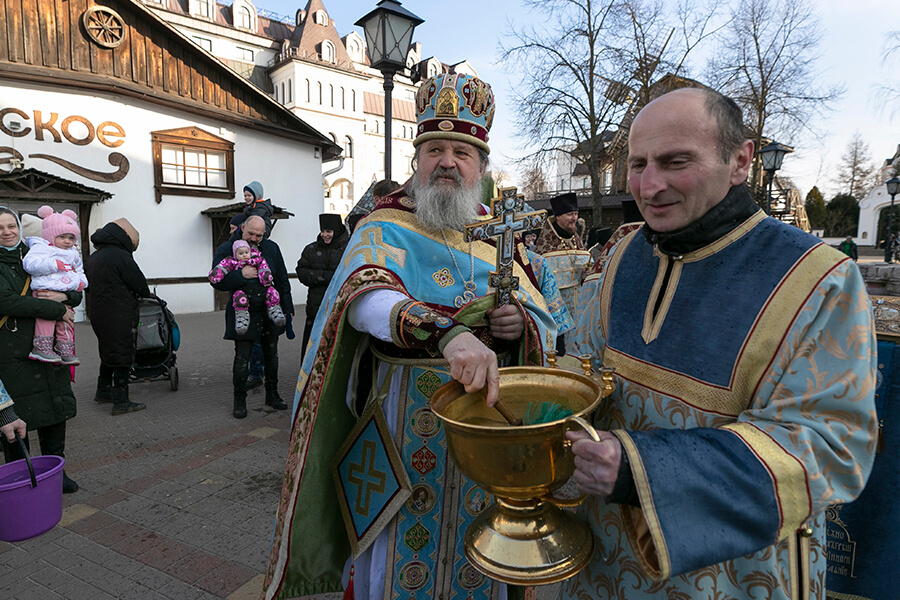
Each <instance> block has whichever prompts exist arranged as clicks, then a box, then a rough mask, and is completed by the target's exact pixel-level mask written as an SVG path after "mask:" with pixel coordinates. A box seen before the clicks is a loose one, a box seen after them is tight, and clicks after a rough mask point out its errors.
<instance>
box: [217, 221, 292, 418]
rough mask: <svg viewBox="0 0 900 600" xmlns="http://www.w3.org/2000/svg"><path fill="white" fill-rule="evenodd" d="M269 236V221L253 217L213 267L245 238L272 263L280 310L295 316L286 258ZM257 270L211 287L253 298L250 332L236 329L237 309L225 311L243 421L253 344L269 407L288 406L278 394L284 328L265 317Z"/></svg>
mask: <svg viewBox="0 0 900 600" xmlns="http://www.w3.org/2000/svg"><path fill="white" fill-rule="evenodd" d="M265 233H266V222H265V221H264V220H263V219H262V217H259V216H256V215H254V216H250V217H248V218H247V220H246V221H244V222H243V223H242V224H241V226H240V228H239V229H238V230H236V231H235V232H234V233H233V234H232V236H231V239H229V240H228V241H227V242H225V243H224V244H222V245H221V246H219V247H218V248H216V253H215V256H213V266H215V265H217V264H219V263H220V262H221V261H222V259H223V258H225V257H227V256H231V252H232V244H233V243H234V242H235V241H236V240H238V239H243V240H244V241H245V242H247V243H248V244H250V246H251V247H252V248H256V249H257V250H259V252H260V253H261V254H262V256H263V258H264V259H266V262H267V263H268V264H269V268H270V269H271V270H272V277H273V279H274V282H273V285H274V287H275V289H276V290H278V293H279V295H280V296H281V310H282V311H283V312H284V314H285V315H288V314H291V315H293V314H294V301H293V299H292V298H291V285H290V283H289V282H288V273H287V269H286V268H285V266H284V257H283V256H282V255H281V249H280V248H279V247H278V244H276V243H275V242H273V241H272V240H270V239H263V237H265ZM257 275H258V273H257V271H256V269H255V268H254V267H250V266H247V267H244V268H243V269H241V270H239V271H238V270H235V271H232V272H230V273H228V274H227V275H226V276H225V277H224V278H223V279H222V280H221V281H219V282H218V283H214V284H212V286H213V287H214V288H216V289H217V290H221V291H226V292H231V293H233V292H234V291H235V290H238V289H242V290H244V292H246V293H247V295H248V296H249V298H250V325H249V327H248V328H247V333H244V334H238V333H237V331H236V330H235V315H234V306H233V304H232V303H231V302H229V303H228V306H227V308H226V309H225V339H226V340H234V365H233V367H232V381H233V384H234V406H233V407H232V416H234V418H235V419H243V418H244V417H246V416H247V375H248V374H249V370H250V353H251V351H252V349H253V344H254V343H257V342H258V343H259V344H260V345H261V346H262V351H263V367H264V371H265V380H266V406H269V407H271V408H273V409H275V410H284V409H286V408H287V404H286V403H285V402H284V400H282V399H281V396H279V395H278V336H280V335H281V334H283V333H284V332H285V327H284V326H283V325H282V326H279V325H275V323H273V322H272V320H271V319H268V318H267V317H266V301H265V288H264V287H263V285H262V284H261V283H260V282H259V278H258V277H257Z"/></svg>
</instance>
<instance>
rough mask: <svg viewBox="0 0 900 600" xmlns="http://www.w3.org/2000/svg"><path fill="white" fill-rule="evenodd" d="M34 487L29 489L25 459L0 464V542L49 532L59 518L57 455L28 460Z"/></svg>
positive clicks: (60, 470)
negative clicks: (32, 473)
mask: <svg viewBox="0 0 900 600" xmlns="http://www.w3.org/2000/svg"><path fill="white" fill-rule="evenodd" d="M31 464H32V466H33V467H34V475H35V478H36V479H37V487H35V488H32V487H31V477H30V476H29V474H28V464H27V463H26V461H25V459H24V458H23V459H22V460H17V461H13V462H11V463H7V464H5V465H0V540H3V541H4V542H20V541H22V540H27V539H29V538H33V537H36V536H39V535H41V534H42V533H45V532H47V531H50V530H51V529H53V526H54V525H56V524H57V523H59V520H60V519H61V518H62V475H63V466H64V465H65V464H66V461H65V460H64V459H63V458H62V457H61V456H36V457H34V458H32V459H31Z"/></svg>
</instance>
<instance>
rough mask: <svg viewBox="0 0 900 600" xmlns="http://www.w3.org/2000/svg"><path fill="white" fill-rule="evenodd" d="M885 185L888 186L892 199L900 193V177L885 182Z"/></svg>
mask: <svg viewBox="0 0 900 600" xmlns="http://www.w3.org/2000/svg"><path fill="white" fill-rule="evenodd" d="M884 185H885V186H887V193H888V194H890V196H891V198H893V197H894V196H896V195H897V194H898V193H900V177H896V176H895V177H891V178H890V179H888V180H887V181H885V182H884Z"/></svg>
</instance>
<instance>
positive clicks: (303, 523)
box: [265, 193, 567, 600]
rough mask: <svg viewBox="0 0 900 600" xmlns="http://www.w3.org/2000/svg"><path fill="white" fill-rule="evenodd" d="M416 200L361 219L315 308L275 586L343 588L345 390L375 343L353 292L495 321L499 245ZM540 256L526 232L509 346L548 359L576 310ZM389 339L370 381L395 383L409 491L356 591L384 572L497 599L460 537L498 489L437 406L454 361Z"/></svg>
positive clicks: (419, 586)
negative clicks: (337, 467) (479, 481)
mask: <svg viewBox="0 0 900 600" xmlns="http://www.w3.org/2000/svg"><path fill="white" fill-rule="evenodd" d="M413 207H414V204H413V201H412V200H411V199H410V198H408V197H406V196H405V195H404V194H402V193H398V194H396V195H395V196H392V197H389V198H387V199H385V200H383V201H381V202H380V203H379V205H378V207H377V208H376V210H375V211H373V212H372V213H371V214H370V215H369V216H367V217H366V218H365V219H363V220H362V221H360V223H359V224H358V226H357V229H356V231H355V232H354V234H353V236H352V237H351V239H350V241H349V242H348V244H347V249H346V251H345V254H344V258H343V261H342V263H341V265H340V266H339V267H338V269H337V271H336V272H335V275H334V278H333V279H332V282H331V284H330V285H329V288H328V290H327V291H326V294H325V298H324V300H323V303H322V306H321V308H320V310H319V313H318V315H317V317H316V320H315V323H314V325H313V330H312V335H311V340H310V345H309V349H308V350H307V353H306V356H305V358H304V361H303V365H302V368H301V371H300V377H299V381H298V384H297V394H296V396H295V415H294V423H293V429H292V434H291V442H290V446H289V452H288V458H287V465H286V468H285V480H284V485H283V491H282V498H281V503H280V505H279V509H278V514H277V520H276V530H275V539H274V543H273V549H272V554H271V558H270V561H269V568H268V571H267V573H266V584H265V587H266V598H293V597H296V596H304V595H310V594H316V593H324V592H334V591H339V590H340V589H341V577H342V571H343V570H344V567H345V563H346V561H347V559H348V558H349V556H350V545H349V542H348V540H347V533H346V531H345V529H344V524H343V523H342V520H341V515H340V512H339V510H338V505H337V496H336V492H335V488H334V485H333V483H332V480H331V473H330V469H329V465H330V463H331V460H332V459H333V458H334V456H335V454H336V452H337V450H338V448H339V447H340V446H341V444H342V442H343V441H344V440H345V438H346V437H347V435H348V433H349V431H350V429H351V428H352V426H353V424H354V422H355V420H356V416H355V415H354V414H353V413H352V412H351V410H349V409H348V403H347V399H348V395H349V396H352V394H349V392H348V390H350V391H353V390H355V389H356V385H355V382H356V374H357V373H356V369H357V366H358V363H359V360H360V349H361V348H363V347H364V346H365V345H367V343H368V336H366V335H363V334H361V333H360V332H358V331H356V330H354V329H353V328H352V327H351V326H350V325H349V323H348V322H347V313H348V309H349V306H350V303H351V302H352V301H353V300H354V299H355V298H357V297H359V296H360V295H361V294H363V293H365V292H368V291H370V290H376V289H390V290H396V291H398V292H402V293H403V294H405V295H407V296H409V297H411V298H414V299H415V300H417V301H419V302H423V303H425V305H427V306H428V307H429V308H430V309H433V310H435V311H438V312H441V313H443V314H445V315H447V316H449V317H454V318H456V319H458V320H460V321H461V322H464V323H466V324H468V325H469V326H470V327H471V328H472V329H473V330H474V331H475V332H476V334H478V333H477V332H479V331H480V332H481V334H482V335H483V334H484V331H485V329H486V327H485V325H486V320H485V319H484V311H485V310H486V309H487V308H489V307H492V306H493V295H488V287H487V282H488V279H489V273H490V272H491V271H493V270H495V268H496V267H495V263H494V261H495V257H496V250H495V247H494V246H493V245H491V244H490V243H486V242H474V243H473V244H472V245H471V254H470V245H469V244H468V243H466V242H465V241H464V238H463V234H462V233H461V232H458V231H445V234H446V240H447V242H446V243H445V242H444V240H443V239H442V237H441V235H440V233H437V234H435V233H431V232H428V231H425V230H423V229H422V228H421V226H419V225H418V221H417V219H416V218H415V215H414V213H413V212H412V209H413ZM450 252H452V253H453V256H454V257H455V259H456V260H455V263H456V264H458V265H459V269H460V270H461V271H462V274H461V273H460V272H459V270H457V267H456V264H454V262H453V260H452V259H451V257H450ZM470 265H474V267H473V268H474V281H475V282H476V284H477V288H476V291H477V295H478V296H480V298H478V299H476V300H475V301H473V302H471V303H470V304H468V305H467V306H465V307H463V308H462V309H457V308H455V307H454V299H455V298H456V297H457V296H460V295H462V293H463V291H464V281H463V280H462V279H463V277H469V276H470V274H471V271H470ZM540 265H541V263H540V262H539V261H536V262H535V264H534V265H532V264H531V262H530V260H529V256H528V255H527V254H526V253H525V250H524V247H523V246H522V245H521V244H517V258H516V263H515V267H514V269H515V274H516V276H518V277H519V289H518V290H517V291H516V292H514V294H513V296H514V301H515V302H516V303H517V304H518V305H519V306H520V307H521V308H522V310H523V314H524V315H525V333H524V335H523V337H522V339H521V341H520V342H519V343H518V344H517V347H516V348H514V349H510V352H511V353H512V354H514V355H515V356H513V357H512V358H513V360H514V361H515V362H517V363H519V364H541V363H542V360H543V350H544V348H545V347H552V344H553V342H554V340H555V338H556V329H557V323H558V322H562V321H564V319H565V318H567V314H566V312H565V305H564V303H563V300H562V299H561V298H560V296H559V294H558V292H557V291H556V286H555V280H554V279H553V275H552V273H550V272H549V270H547V269H543V270H542V269H541V267H540ZM461 275H462V276H461ZM386 346H390V345H389V344H387V345H386V344H381V345H373V346H372V353H373V354H374V356H375V358H376V360H377V363H378V364H377V374H378V381H377V382H376V385H375V386H373V391H377V392H381V391H382V390H385V391H386V392H387V393H386V399H385V400H384V404H383V408H384V413H385V417H386V420H387V423H388V424H389V427H390V429H391V435H392V437H393V440H394V443H395V444H396V447H397V449H398V450H399V454H400V458H401V460H402V462H403V465H404V467H405V469H406V472H407V474H408V476H409V479H410V482H411V484H412V495H411V496H410V498H409V499H408V501H407V502H406V503H405V504H404V505H403V506H402V507H400V508H399V509H398V510H397V512H396V513H394V516H393V517H392V518H391V519H390V522H389V523H388V524H387V526H386V527H385V528H384V529H383V530H382V531H381V532H380V533H379V535H378V538H377V539H376V540H375V542H374V543H373V544H372V546H371V547H370V548H369V549H368V550H366V551H365V552H363V553H362V555H361V556H357V557H356V558H355V561H356V562H355V569H356V571H355V574H354V589H355V591H356V593H357V598H359V597H361V596H362V595H365V597H372V596H373V594H374V592H373V591H372V590H374V589H377V588H378V587H379V586H382V585H383V587H384V597H386V598H395V597H405V598H410V597H415V598H437V597H440V596H442V597H443V598H445V600H451V599H452V598H460V599H463V598H473V599H483V600H489V599H495V598H498V597H499V593H500V587H499V584H498V583H497V582H494V581H491V580H490V579H489V578H487V577H485V576H483V575H482V574H481V573H479V572H478V571H476V570H475V569H474V568H473V567H472V566H471V565H469V564H468V562H467V561H466V559H465V557H464V554H463V544H462V540H463V533H464V531H465V528H466V526H467V525H468V523H470V522H471V520H472V519H473V518H474V517H475V516H476V515H477V514H478V513H480V512H481V511H483V510H484V509H485V508H486V507H487V505H488V504H489V503H490V502H491V498H490V497H489V496H488V495H487V494H485V492H484V490H482V489H480V488H478V486H477V485H475V484H473V483H472V482H471V481H469V480H467V479H466V478H465V477H464V476H462V474H460V473H459V472H458V471H457V470H456V468H455V466H454V464H453V462H452V460H451V459H450V457H449V454H448V452H447V447H446V443H445V440H444V434H443V429H442V428H441V426H440V422H439V421H438V420H437V419H436V417H435V416H434V415H433V414H432V413H431V410H430V408H429V405H428V401H429V399H430V397H431V394H432V393H433V392H434V390H436V389H437V388H438V387H439V386H440V385H442V384H443V383H445V382H447V381H449V379H450V374H449V368H448V366H447V363H446V362H445V361H444V360H443V359H442V358H440V356H438V357H437V358H431V357H422V356H418V357H413V358H408V357H403V356H401V355H400V354H397V355H389V354H386V352H388V353H389V352H391V349H390V348H389V347H388V348H386ZM386 378H387V379H389V381H388V382H387V383H385V379H386ZM353 404H355V403H354V402H352V401H351V402H350V405H353ZM385 510H387V509H385ZM381 573H383V575H381ZM376 580H377V581H376ZM370 584H371V585H370ZM379 598H380V597H379Z"/></svg>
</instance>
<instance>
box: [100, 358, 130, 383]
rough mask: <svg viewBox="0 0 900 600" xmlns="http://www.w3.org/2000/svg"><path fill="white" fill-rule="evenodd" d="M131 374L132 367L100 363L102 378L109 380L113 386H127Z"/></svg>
mask: <svg viewBox="0 0 900 600" xmlns="http://www.w3.org/2000/svg"><path fill="white" fill-rule="evenodd" d="M130 374H131V368H130V367H108V366H106V365H104V364H103V363H100V378H101V379H106V380H108V381H109V382H110V383H111V385H112V386H113V387H126V386H127V385H128V376H129V375H130Z"/></svg>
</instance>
